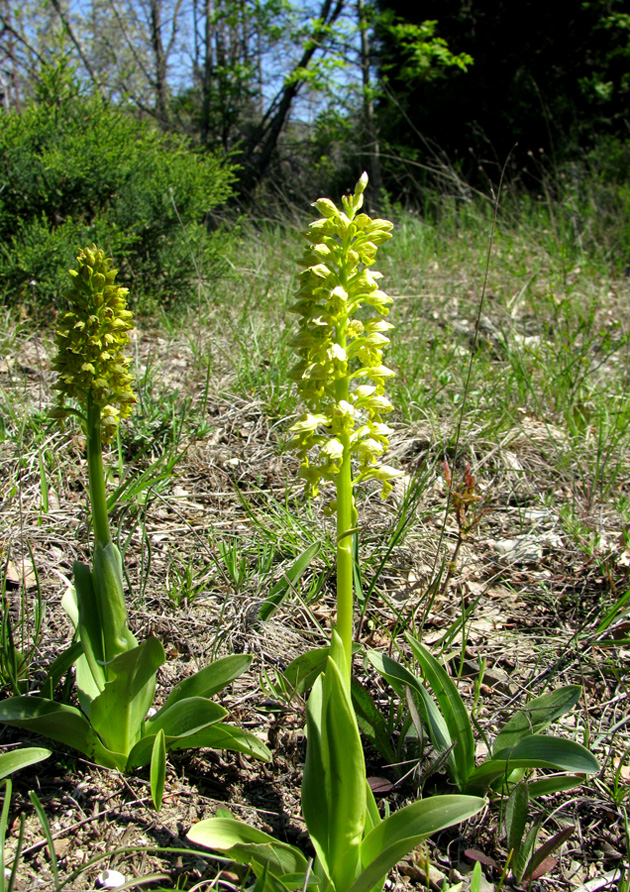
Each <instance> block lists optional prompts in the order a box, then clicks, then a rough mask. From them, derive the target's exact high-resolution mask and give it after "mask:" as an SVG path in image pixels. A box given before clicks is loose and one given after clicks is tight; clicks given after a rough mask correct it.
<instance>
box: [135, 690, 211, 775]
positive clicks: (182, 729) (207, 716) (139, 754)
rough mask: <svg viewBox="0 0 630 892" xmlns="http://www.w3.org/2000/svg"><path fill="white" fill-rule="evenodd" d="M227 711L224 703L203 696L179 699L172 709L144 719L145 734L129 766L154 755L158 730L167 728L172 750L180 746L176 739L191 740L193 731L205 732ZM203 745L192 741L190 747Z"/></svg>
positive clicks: (169, 745)
mask: <svg viewBox="0 0 630 892" xmlns="http://www.w3.org/2000/svg"><path fill="white" fill-rule="evenodd" d="M226 715H227V711H226V710H225V709H224V708H223V707H222V706H219V704H218V703H213V702H212V700H206V699H205V698H204V697H190V698H189V699H188V700H179V701H178V702H176V703H174V704H173V705H172V706H171V707H170V708H169V709H167V710H161V711H160V712H158V713H157V715H155V716H153V717H152V718H150V719H148V720H147V721H146V722H144V729H143V735H142V737H141V738H140V739H139V740H138V742H137V743H136V744H135V746H134V747H133V748H132V750H131V752H130V753H129V762H128V769H129V770H131V769H133V768H139V767H140V766H141V765H146V764H147V762H148V761H149V759H150V758H151V752H152V750H153V742H154V739H155V736H156V734H157V733H158V732H159V731H164V736H165V739H166V749H167V750H172V749H176V748H177V747H175V746H174V743H175V742H176V741H178V740H180V739H182V740H183V739H184V738H185V739H186V740H192V739H193V735H196V734H198V733H200V732H203V731H204V730H206V729H207V728H209V727H210V726H212V725H214V724H215V722H220V721H221V720H222V719H224V718H225V716H226ZM202 745H205V744H196V743H191V744H190V746H191V747H194V746H202ZM180 748H181V749H183V748H186V746H182V747H180Z"/></svg>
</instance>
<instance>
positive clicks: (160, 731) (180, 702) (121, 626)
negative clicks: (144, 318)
mask: <svg viewBox="0 0 630 892" xmlns="http://www.w3.org/2000/svg"><path fill="white" fill-rule="evenodd" d="M77 260H78V269H77V270H71V271H70V275H71V277H72V280H73V282H72V287H71V288H70V290H69V291H68V295H67V298H68V302H69V309H68V310H67V311H66V312H64V313H62V314H61V316H60V318H59V320H58V330H57V335H56V347H57V355H56V358H55V360H54V364H53V368H54V370H55V372H56V375H57V383H56V385H55V386H56V389H57V391H58V393H59V400H58V404H57V406H56V408H55V409H54V410H52V412H51V415H52V416H53V417H54V418H57V419H61V420H63V419H66V418H67V417H69V416H73V417H76V418H78V419H79V421H80V423H81V426H82V428H83V431H84V434H85V438H86V446H87V460H88V476H89V495H90V503H91V509H92V510H91V515H92V525H93V529H94V550H93V554H92V568H91V569H90V568H89V567H88V566H87V565H86V564H84V563H81V562H79V561H77V562H75V563H74V564H73V568H72V570H73V577H74V586H73V587H72V588H70V589H69V590H68V591H67V593H66V595H65V596H64V599H63V602H62V603H63V606H64V608H65V610H66V612H67V613H68V615H69V617H70V620H71V622H72V624H73V626H74V628H75V632H76V636H75V637H76V641H75V643H74V644H73V645H71V646H70V648H69V649H68V650H67V651H65V652H64V653H63V654H62V655H61V656H60V657H59V658H58V659H57V660H56V661H55V663H54V664H53V666H52V667H51V670H50V672H49V676H48V679H47V681H46V683H45V684H44V686H43V689H42V691H41V692H40V695H39V696H22V697H13V698H11V699H9V700H5V701H3V702H2V703H0V721H1V722H5V723H6V724H9V725H14V726H16V727H21V728H28V729H30V730H33V731H35V732H36V733H39V734H42V735H43V736H46V737H49V738H51V739H52V740H56V741H58V742H60V743H64V744H67V745H69V746H71V747H73V748H74V749H76V750H79V752H82V753H84V754H85V755H86V756H88V757H89V758H90V759H93V760H94V761H95V762H98V763H99V764H101V765H104V766H106V767H110V768H118V769H120V770H125V771H128V770H131V769H133V768H136V767H139V766H142V765H145V764H147V763H148V762H149V761H151V786H152V792H153V797H154V801H155V802H156V804H159V802H160V801H161V795H162V789H163V784H164V765H165V759H166V751H167V750H169V749H170V750H178V749H188V748H190V747H199V746H205V747H214V748H217V749H231V750H236V751H239V752H244V753H248V754H249V755H252V756H255V757H256V758H259V759H263V760H267V759H268V758H269V752H268V750H267V748H266V747H265V746H264V744H263V743H262V742H261V741H260V740H259V739H258V738H257V737H256V736H254V735H253V734H250V733H249V732H247V731H244V730H242V729H239V728H236V727H233V726H231V725H228V724H225V723H224V721H223V719H224V718H225V717H226V715H227V711H226V710H225V709H224V708H223V707H222V706H220V705H219V704H217V703H214V702H212V701H211V700H210V699H209V698H210V697H211V696H213V695H214V694H216V693H217V692H219V691H220V690H222V689H223V688H224V687H225V686H226V685H227V684H229V683H230V682H232V681H233V680H234V679H235V678H237V677H238V676H239V675H241V674H242V673H243V672H244V671H245V670H246V669H247V668H248V666H249V664H250V662H251V657H250V656H247V655H240V654H237V655H230V656H227V657H224V658H223V659H220V660H218V661H216V662H215V663H213V664H211V665H210V666H207V667H206V668H204V669H202V670H201V671H200V672H198V673H197V674H196V675H194V676H192V677H190V678H187V679H185V680H183V681H181V682H180V683H179V684H178V685H176V687H175V688H174V689H173V690H172V691H171V693H170V694H169V696H168V697H167V698H166V700H165V702H164V704H163V706H162V707H161V709H159V710H157V711H155V710H152V709H151V704H152V702H153V697H154V693H155V687H156V674H157V670H158V669H159V667H160V666H161V665H162V664H163V663H164V662H165V660H166V657H165V653H164V648H163V646H162V644H161V642H160V641H158V639H157V638H154V637H149V638H147V639H146V640H145V641H143V642H142V643H140V644H139V643H138V641H137V640H136V638H135V636H134V635H133V633H132V631H131V629H130V628H129V625H128V618H127V608H126V604H125V595H124V589H123V565H122V559H121V555H120V552H119V550H118V548H117V546H116V544H115V543H114V541H113V539H112V535H111V530H110V524H109V516H108V508H107V498H106V489H105V475H104V468H103V446H104V445H107V444H108V443H110V442H111V441H112V439H113V437H114V436H115V434H116V431H117V429H118V425H119V423H120V420H121V419H124V418H127V417H128V416H129V415H130V413H131V411H132V408H133V405H134V403H135V401H136V397H135V395H134V393H133V391H132V388H131V382H132V376H131V373H130V370H129V359H128V358H127V357H126V356H125V355H124V349H125V347H126V346H127V344H128V343H129V332H130V330H131V329H132V328H133V316H132V313H131V312H130V311H129V310H128V309H127V305H126V296H127V293H128V291H127V289H126V288H122V287H121V286H120V285H117V284H116V282H115V280H116V275H117V270H115V269H113V268H112V261H111V260H110V259H109V258H107V256H106V255H105V253H104V252H103V251H102V250H100V249H98V248H97V247H96V246H95V245H92V247H89V248H85V249H84V250H82V251H81V252H80V254H79V256H78V258H77ZM72 666H74V668H75V675H76V687H77V694H78V699H79V705H80V709H79V708H76V707H75V706H71V705H68V704H66V703H59V702H56V701H54V700H53V692H54V688H55V684H56V681H58V680H59V679H60V678H61V676H62V675H63V674H64V673H65V672H66V671H67V670H69V669H70V668H71V667H72ZM151 713H153V714H151Z"/></svg>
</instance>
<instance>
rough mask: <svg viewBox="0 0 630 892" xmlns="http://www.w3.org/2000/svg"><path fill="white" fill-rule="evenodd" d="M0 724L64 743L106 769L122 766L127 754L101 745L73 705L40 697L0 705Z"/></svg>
mask: <svg viewBox="0 0 630 892" xmlns="http://www.w3.org/2000/svg"><path fill="white" fill-rule="evenodd" d="M0 722H4V723H5V724H7V725H12V726H13V727H15V728H26V729H27V730H29V731H33V732H35V733H36V734H41V735H42V737H50V739H51V740H56V741H57V742H58V743H64V744H66V745H67V746H70V747H72V748H73V749H75V750H78V751H79V752H80V753H83V754H84V755H86V756H88V758H90V759H92V761H94V762H97V763H98V764H99V765H103V766H104V767H105V768H118V769H120V770H123V769H124V767H125V763H126V761H127V759H126V755H124V754H123V753H117V752H112V751H110V750H109V749H107V747H105V746H103V744H102V742H101V740H100V739H99V737H98V735H97V734H96V732H95V731H94V729H93V728H92V726H91V725H90V723H89V722H88V720H87V719H86V718H85V716H84V715H83V713H82V712H79V710H78V709H75V708H74V706H66V705H65V704H63V703H55V702H53V701H52V700H44V699H43V698H42V697H11V699H9V700H3V701H2V702H0Z"/></svg>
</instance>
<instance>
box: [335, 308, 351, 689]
mask: <svg viewBox="0 0 630 892" xmlns="http://www.w3.org/2000/svg"><path fill="white" fill-rule="evenodd" d="M346 340H347V337H346V320H345V319H344V320H340V322H339V325H338V328H337V342H338V344H339V345H340V346H341V347H342V348H343V349H344V350H345V348H346ZM335 391H336V393H335V397H336V399H337V402H338V403H339V402H341V401H342V400H345V401H346V402H347V401H348V400H349V386H348V377H347V376H344V377H343V378H339V379H338V380H337V381H336V382H335ZM339 440H340V442H341V444H342V446H343V462H342V464H341V468H340V470H339V473H338V474H337V479H336V490H337V632H338V633H339V637H340V638H341V641H342V643H343V647H344V651H345V654H346V664H347V667H348V674H347V678H346V679H344V680H345V681H347V683H348V690H350V675H351V671H352V638H353V632H354V624H353V618H354V588H353V582H354V574H353V566H352V561H353V556H352V535H351V533H350V530H351V529H352V522H353V510H352V508H353V495H352V464H351V456H350V437H349V435H348V434H345V435H341V436H339Z"/></svg>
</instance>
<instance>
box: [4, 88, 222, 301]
mask: <svg viewBox="0 0 630 892" xmlns="http://www.w3.org/2000/svg"><path fill="white" fill-rule="evenodd" d="M0 165H1V168H2V170H3V175H2V188H1V189H0V300H2V301H4V302H5V303H8V304H9V305H15V304H16V303H18V302H21V301H33V300H34V301H37V302H38V303H42V304H46V305H48V306H49V305H50V304H51V303H57V305H59V298H60V290H59V280H60V274H61V272H62V271H65V270H66V269H67V268H68V267H69V266H70V264H71V262H72V260H73V258H74V256H75V254H76V250H77V247H78V245H79V244H85V243H90V242H97V243H101V244H103V245H104V246H105V247H106V249H107V251H108V252H109V253H112V254H114V255H115V256H116V257H117V258H118V260H119V263H120V266H121V272H122V274H123V275H124V276H125V278H126V279H127V281H128V282H130V284H131V291H132V296H133V298H134V300H135V301H136V302H138V301H144V302H147V301H148V302H158V303H173V302H174V301H176V300H177V299H180V298H182V297H183V298H187V297H188V296H189V295H190V293H191V285H190V283H191V280H192V279H193V277H195V275H196V271H197V270H201V271H202V274H203V276H204V278H210V277H212V276H213V275H216V274H217V273H218V271H219V269H220V265H221V260H220V254H221V252H222V251H223V249H224V247H225V235H224V234H222V233H220V232H215V233H212V234H210V233H209V231H208V227H207V223H208V215H209V214H210V213H211V212H212V211H213V209H215V208H216V207H217V206H218V205H220V204H221V203H223V202H225V201H226V200H227V198H229V196H230V194H231V183H232V180H233V173H232V170H231V168H230V166H229V164H227V163H226V162H225V161H223V160H221V159H220V158H219V157H218V155H213V154H210V153H201V152H197V151H194V150H193V149H192V148H191V147H190V146H189V144H188V142H187V140H186V139H185V138H183V137H181V136H175V135H172V134H171V135H163V134H160V133H159V132H158V131H157V130H156V129H155V128H154V127H153V126H151V125H150V124H148V123H146V122H143V121H140V120H138V119H137V118H135V117H134V116H132V115H131V114H130V113H128V112H126V111H125V110H124V109H120V108H114V107H112V106H109V105H107V104H105V103H104V102H103V101H102V100H101V99H99V98H97V97H93V98H81V97H78V96H70V97H68V96H63V97H62V99H61V100H57V99H55V100H52V99H50V98H49V97H48V96H47V98H46V101H43V102H41V103H40V104H33V105H30V106H29V107H27V108H26V109H24V111H22V112H17V111H15V110H11V111H5V110H2V111H1V112H0Z"/></svg>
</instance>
